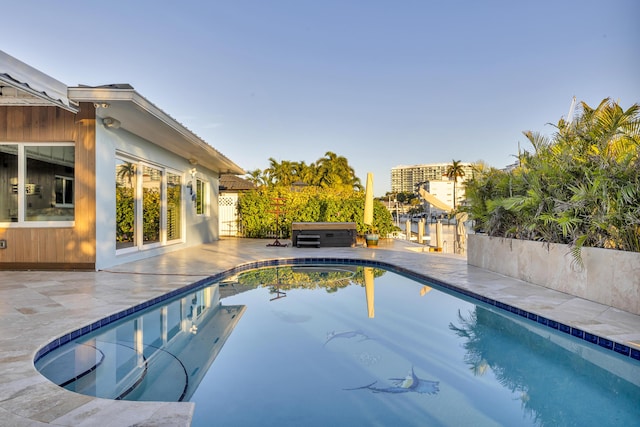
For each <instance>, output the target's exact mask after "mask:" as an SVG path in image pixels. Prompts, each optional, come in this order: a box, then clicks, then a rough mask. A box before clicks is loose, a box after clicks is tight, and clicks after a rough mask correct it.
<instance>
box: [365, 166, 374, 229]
mask: <svg viewBox="0 0 640 427" xmlns="http://www.w3.org/2000/svg"><path fill="white" fill-rule="evenodd" d="M364 224H365V225H368V226H372V225H373V174H372V173H371V172H367V186H366V187H365V190H364Z"/></svg>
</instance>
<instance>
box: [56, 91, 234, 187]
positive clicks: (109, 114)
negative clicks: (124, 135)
mask: <svg viewBox="0 0 640 427" xmlns="http://www.w3.org/2000/svg"><path fill="white" fill-rule="evenodd" d="M68 93H69V98H70V99H72V100H74V101H75V102H91V103H93V104H94V106H95V107H96V118H97V120H96V121H97V122H98V123H101V122H102V120H103V119H105V118H113V119H115V120H117V121H118V122H119V127H120V128H121V129H124V130H126V131H128V132H131V133H132V134H134V135H138V136H139V137H141V138H144V139H146V140H148V141H150V142H152V143H154V144H155V145H157V146H159V147H162V148H164V149H166V150H168V151H170V152H172V153H174V154H176V155H178V156H181V157H183V158H185V159H188V160H190V162H192V164H194V165H196V167H197V165H202V166H204V167H206V168H208V169H211V170H213V171H216V172H220V173H232V174H239V175H242V174H244V173H245V171H244V170H243V169H242V168H240V166H238V165H237V164H235V163H234V162H233V161H231V160H230V159H228V158H227V157H226V156H224V155H223V154H222V153H220V152H219V151H217V150H216V149H215V148H213V147H212V146H211V145H209V144H207V143H206V142H205V141H204V140H203V139H201V138H200V137H199V136H197V135H195V134H194V133H193V132H191V131H190V130H189V129H187V128H186V127H185V126H183V125H182V124H180V123H179V122H177V121H176V120H175V119H173V118H172V117H171V116H169V115H168V114H167V113H165V112H164V111H162V110H161V109H159V108H158V107H156V106H155V105H154V104H152V103H151V102H149V101H148V100H147V99H146V98H144V97H143V96H141V95H140V94H139V93H138V92H136V91H135V89H133V87H131V86H130V85H128V84H117V85H108V86H99V87H89V86H79V87H71V88H69V92H68Z"/></svg>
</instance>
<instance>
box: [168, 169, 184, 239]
mask: <svg viewBox="0 0 640 427" xmlns="http://www.w3.org/2000/svg"><path fill="white" fill-rule="evenodd" d="M181 235H182V177H181V176H180V175H178V174H175V173H171V172H167V241H171V240H177V239H180V237H181Z"/></svg>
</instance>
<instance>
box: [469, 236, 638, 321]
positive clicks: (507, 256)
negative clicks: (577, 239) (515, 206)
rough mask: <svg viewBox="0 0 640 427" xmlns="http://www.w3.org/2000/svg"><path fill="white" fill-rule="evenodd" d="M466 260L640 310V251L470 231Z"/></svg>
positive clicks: (568, 292) (632, 309) (613, 305)
mask: <svg viewBox="0 0 640 427" xmlns="http://www.w3.org/2000/svg"><path fill="white" fill-rule="evenodd" d="M467 245H468V247H467V263H468V264H469V265H473V266H476V267H480V268H484V269H487V270H491V271H494V272H496V273H500V274H504V275H505V276H510V277H514V278H516V279H520V280H524V281H527V282H530V283H535V284H537V285H541V286H544V287H547V288H551V289H554V290H557V291H560V292H564V293H567V294H570V295H575V296H577V297H580V298H584V299H587V300H590V301H594V302H598V303H600V304H605V305H608V306H612V307H615V308H618V309H621V310H624V311H628V312H630V313H633V314H637V315H640V253H638V252H624V251H616V250H611V249H600V248H582V251H581V257H582V264H583V265H582V266H581V265H580V264H579V263H577V262H576V261H575V260H574V258H573V256H572V255H571V251H570V248H569V246H567V245H560V244H546V243H542V242H534V241H527V240H517V239H505V238H500V237H489V236H487V235H484V234H470V235H469V236H468V241H467Z"/></svg>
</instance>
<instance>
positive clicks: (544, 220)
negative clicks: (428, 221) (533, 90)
mask: <svg viewBox="0 0 640 427" xmlns="http://www.w3.org/2000/svg"><path fill="white" fill-rule="evenodd" d="M555 128H556V131H555V133H554V134H553V136H552V137H551V138H547V137H545V136H543V135H541V134H539V133H535V132H531V131H526V132H524V135H525V136H526V138H527V140H528V141H529V142H530V143H531V145H532V147H533V150H532V151H524V152H522V153H519V154H518V163H517V165H516V166H515V167H514V168H512V169H510V170H497V169H494V168H485V167H476V168H475V169H474V175H473V177H472V178H471V179H470V180H468V181H467V183H466V198H467V204H466V206H465V207H464V210H466V211H468V212H469V214H470V217H471V219H473V220H474V223H475V229H476V231H480V232H485V233H487V234H488V235H490V236H499V237H509V238H517V239H526V240H537V241H543V242H547V243H564V244H569V245H571V246H572V248H573V251H574V255H575V256H576V258H579V253H580V248H582V247H585V246H587V247H599V248H610V249H618V250H624V251H634V252H640V107H639V106H638V104H634V105H632V106H631V107H630V108H628V109H626V110H623V109H622V108H621V107H620V106H619V105H618V103H616V102H614V101H612V100H610V99H604V100H603V101H602V102H601V103H600V104H599V105H598V106H597V107H596V108H591V107H590V106H589V105H587V104H586V103H584V102H582V103H581V104H580V108H579V109H578V114H577V115H576V117H575V118H572V117H567V119H566V120H565V119H560V121H559V122H558V124H557V125H555Z"/></svg>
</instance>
